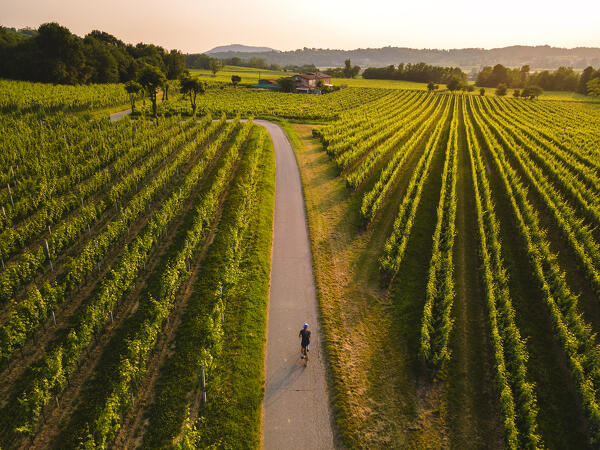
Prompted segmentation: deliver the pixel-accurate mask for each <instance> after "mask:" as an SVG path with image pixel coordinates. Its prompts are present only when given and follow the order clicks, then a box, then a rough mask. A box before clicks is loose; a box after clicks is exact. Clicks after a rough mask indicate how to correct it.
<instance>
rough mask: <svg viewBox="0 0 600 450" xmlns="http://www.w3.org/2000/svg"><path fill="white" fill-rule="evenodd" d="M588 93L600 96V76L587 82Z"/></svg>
mask: <svg viewBox="0 0 600 450" xmlns="http://www.w3.org/2000/svg"><path fill="white" fill-rule="evenodd" d="M587 94H588V95H593V96H595V97H600V78H594V79H593V80H590V81H588V82H587Z"/></svg>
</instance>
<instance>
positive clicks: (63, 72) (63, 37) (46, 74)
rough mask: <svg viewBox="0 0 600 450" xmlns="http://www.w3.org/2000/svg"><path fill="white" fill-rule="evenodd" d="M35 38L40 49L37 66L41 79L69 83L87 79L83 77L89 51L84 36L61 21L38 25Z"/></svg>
mask: <svg viewBox="0 0 600 450" xmlns="http://www.w3.org/2000/svg"><path fill="white" fill-rule="evenodd" d="M33 39H35V44H36V45H37V48H38V51H39V52H40V53H39V56H38V58H39V61H38V64H37V65H36V66H37V67H34V69H35V70H37V71H38V73H39V79H40V81H45V82H51V83H65V84H76V83H80V82H86V81H87V80H84V79H82V78H83V72H84V69H85V55H84V53H83V42H82V40H81V39H80V38H78V37H77V36H75V35H74V34H71V32H70V31H69V30H68V29H67V28H65V27H62V26H60V25H59V24H57V23H46V24H43V25H41V26H40V27H39V28H38V34H37V35H36V36H35V37H34V38H33Z"/></svg>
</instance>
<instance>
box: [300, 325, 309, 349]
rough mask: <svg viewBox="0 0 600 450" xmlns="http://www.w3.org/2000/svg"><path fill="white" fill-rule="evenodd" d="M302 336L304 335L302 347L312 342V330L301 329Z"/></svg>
mask: <svg viewBox="0 0 600 450" xmlns="http://www.w3.org/2000/svg"><path fill="white" fill-rule="evenodd" d="M300 336H302V347H306V346H307V345H308V344H310V330H305V329H302V330H300Z"/></svg>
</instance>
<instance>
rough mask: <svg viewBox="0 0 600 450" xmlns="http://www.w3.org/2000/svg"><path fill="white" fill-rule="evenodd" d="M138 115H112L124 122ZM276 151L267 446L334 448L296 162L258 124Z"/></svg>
mask: <svg viewBox="0 0 600 450" xmlns="http://www.w3.org/2000/svg"><path fill="white" fill-rule="evenodd" d="M130 113H131V110H127V111H122V112H119V113H115V114H112V115H111V116H110V120H118V119H120V118H121V117H123V116H125V115H127V114H130ZM254 123H256V124H257V125H261V126H263V127H265V128H266V129H267V131H268V132H269V134H270V135H271V139H272V140H273V146H274V147H275V164H276V178H275V218H274V225H273V249H272V256H271V291H270V295H269V316H268V317H269V318H268V328H267V352H266V379H267V380H266V381H267V382H266V391H265V399H264V406H263V408H264V428H263V436H264V448H265V449H266V450H285V449H299V448H307V449H332V448H334V447H335V446H334V439H333V431H332V423H331V422H332V414H331V410H330V407H329V397H328V393H327V383H326V378H325V376H326V375H325V360H324V356H323V352H322V348H321V333H320V330H319V323H318V311H317V296H316V291H315V284H314V278H313V273H312V256H311V252H310V241H309V239H308V229H307V224H306V214H305V211H304V197H303V194H302V184H301V182H300V173H299V171H298V166H297V164H296V158H295V156H294V152H293V150H292V147H291V145H290V143H289V142H288V140H287V137H286V136H285V133H284V132H283V130H282V129H281V127H280V126H279V125H276V124H274V123H271V122H268V121H265V120H255V121H254ZM304 322H308V323H309V325H310V327H309V329H310V330H311V331H312V339H311V344H310V353H309V357H310V358H309V359H310V362H309V363H308V364H307V365H305V364H304V361H303V360H301V359H300V339H299V338H298V333H299V332H300V329H301V328H302V324H303V323H304Z"/></svg>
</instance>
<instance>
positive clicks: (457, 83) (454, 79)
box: [446, 75, 463, 92]
mask: <svg viewBox="0 0 600 450" xmlns="http://www.w3.org/2000/svg"><path fill="white" fill-rule="evenodd" d="M462 86H463V79H462V78H461V77H459V76H457V75H453V76H451V77H450V79H449V80H448V82H447V83H446V88H447V89H448V90H449V91H450V92H453V91H458V90H459V89H460V88H462Z"/></svg>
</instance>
